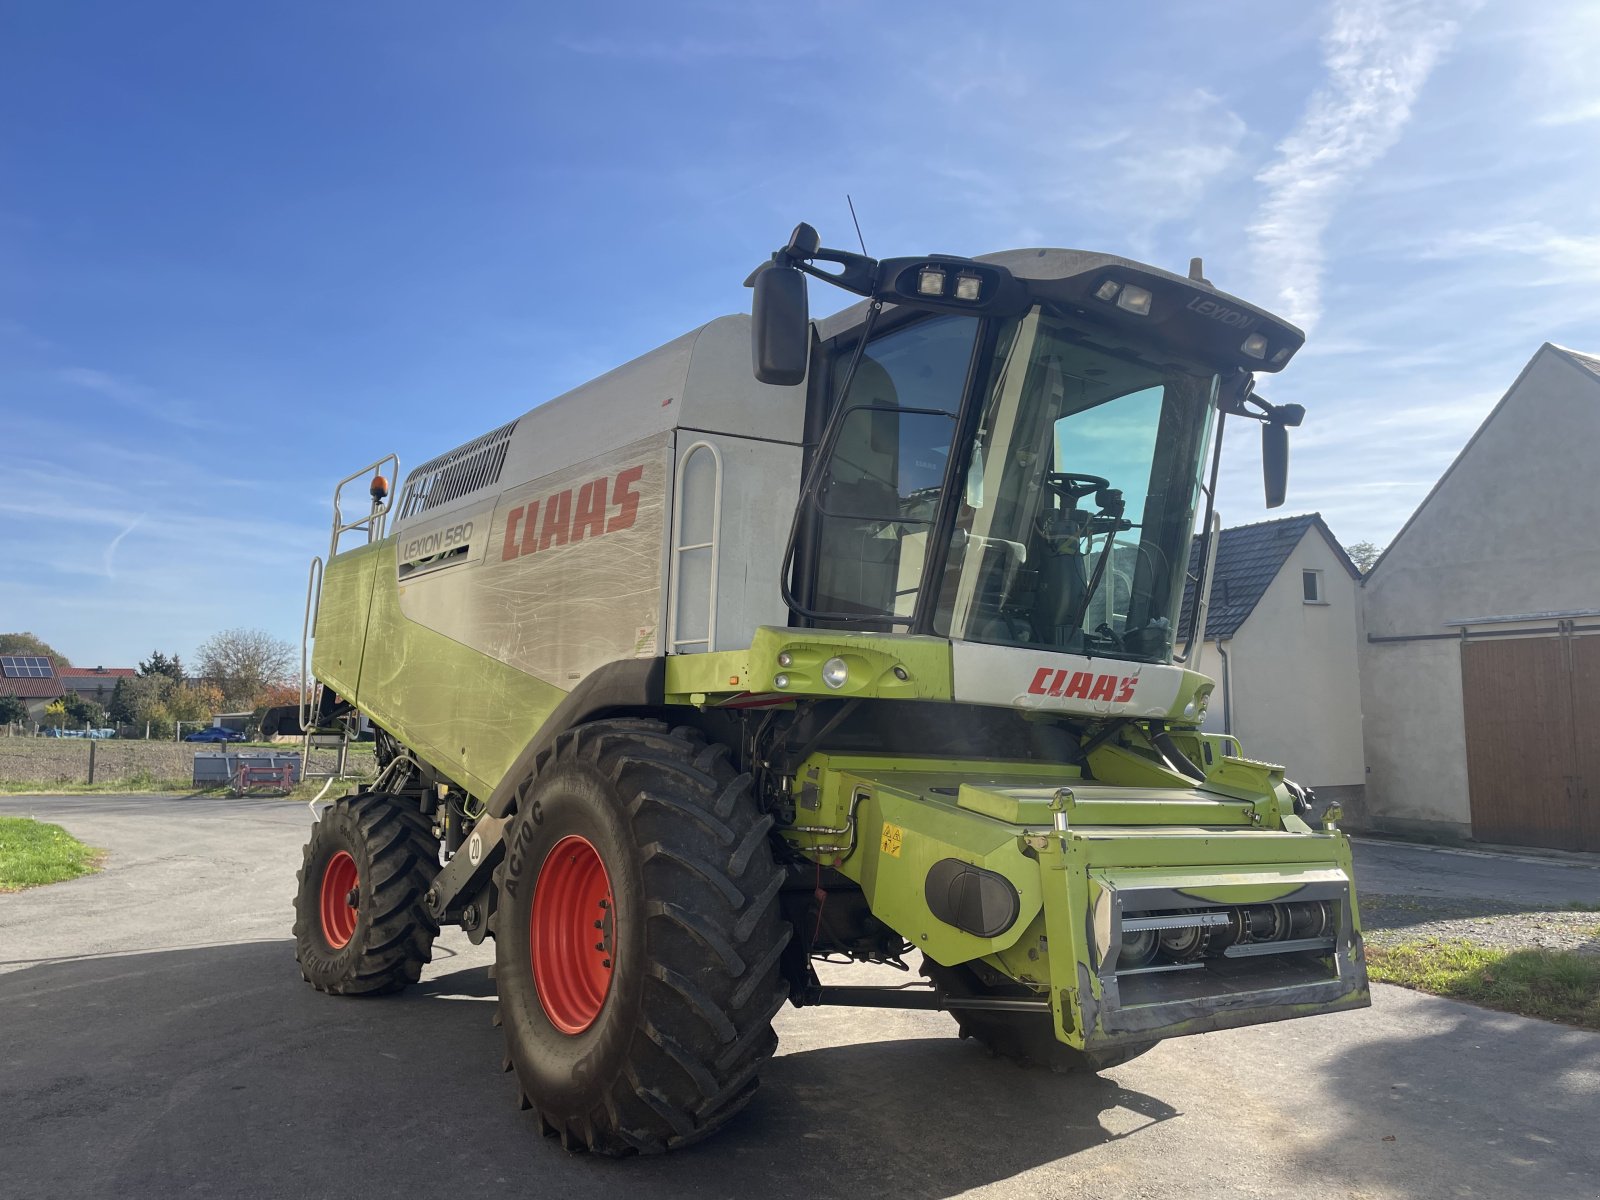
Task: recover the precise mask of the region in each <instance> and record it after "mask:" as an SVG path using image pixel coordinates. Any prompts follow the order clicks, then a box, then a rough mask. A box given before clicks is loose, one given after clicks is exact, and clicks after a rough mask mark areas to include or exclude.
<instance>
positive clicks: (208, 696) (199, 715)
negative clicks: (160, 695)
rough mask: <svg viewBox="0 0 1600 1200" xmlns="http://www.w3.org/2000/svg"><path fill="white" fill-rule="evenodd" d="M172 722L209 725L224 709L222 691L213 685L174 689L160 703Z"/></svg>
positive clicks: (205, 684) (203, 684)
mask: <svg viewBox="0 0 1600 1200" xmlns="http://www.w3.org/2000/svg"><path fill="white" fill-rule="evenodd" d="M162 703H163V705H164V706H165V707H166V710H167V712H168V714H169V715H170V716H171V717H172V719H173V720H174V721H182V722H183V723H184V724H185V725H209V724H210V723H211V718H212V717H214V716H215V715H216V714H217V713H219V712H221V711H222V710H223V708H224V704H223V700H222V691H221V689H219V688H218V687H217V685H216V684H214V683H202V684H200V685H199V686H198V687H175V688H173V689H172V690H171V691H170V692H169V693H168V694H167V698H166V699H165V700H164V701H162Z"/></svg>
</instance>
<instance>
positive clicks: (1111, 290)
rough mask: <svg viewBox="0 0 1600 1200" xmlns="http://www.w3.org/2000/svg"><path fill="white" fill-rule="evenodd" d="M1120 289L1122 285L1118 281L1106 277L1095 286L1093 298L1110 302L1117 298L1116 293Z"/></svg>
mask: <svg viewBox="0 0 1600 1200" xmlns="http://www.w3.org/2000/svg"><path fill="white" fill-rule="evenodd" d="M1121 290H1122V285H1121V284H1120V283H1118V282H1117V281H1116V280H1115V279H1108V280H1106V281H1105V282H1104V283H1102V284H1101V285H1100V286H1099V287H1097V288H1095V290H1094V298H1095V299H1096V300H1104V301H1105V302H1106V303H1107V304H1110V303H1111V302H1112V301H1113V300H1115V299H1116V298H1117V293H1118V292H1120V291H1121Z"/></svg>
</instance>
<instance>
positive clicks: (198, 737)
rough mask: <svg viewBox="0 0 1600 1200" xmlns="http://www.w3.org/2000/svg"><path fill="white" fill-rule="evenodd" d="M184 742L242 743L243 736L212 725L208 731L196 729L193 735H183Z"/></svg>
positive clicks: (235, 731)
mask: <svg viewBox="0 0 1600 1200" xmlns="http://www.w3.org/2000/svg"><path fill="white" fill-rule="evenodd" d="M183 740H184V741H186V742H242V741H244V740H245V738H244V734H242V733H240V732H239V731H238V730H236V729H224V728H223V727H222V726H221V725H213V726H211V727H210V728H209V729H196V730H195V731H194V732H193V733H186V734H184V735H183Z"/></svg>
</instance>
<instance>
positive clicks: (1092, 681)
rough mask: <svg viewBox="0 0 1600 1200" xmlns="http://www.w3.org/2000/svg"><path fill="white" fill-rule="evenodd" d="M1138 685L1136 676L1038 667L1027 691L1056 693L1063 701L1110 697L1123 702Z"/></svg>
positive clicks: (1131, 695) (1116, 702) (1115, 702)
mask: <svg viewBox="0 0 1600 1200" xmlns="http://www.w3.org/2000/svg"><path fill="white" fill-rule="evenodd" d="M1138 686H1139V677H1138V676H1137V675H1123V676H1120V677H1119V676H1116V675H1096V674H1095V673H1094V672H1093V671H1059V670H1057V669H1056V668H1054V667H1040V668H1039V669H1038V670H1037V671H1035V672H1034V673H1033V682H1032V683H1030V684H1029V685H1028V692H1029V694H1030V695H1034V696H1059V697H1061V698H1062V699H1063V700H1109V701H1111V703H1113V704H1126V703H1127V702H1128V701H1129V700H1132V699H1133V691H1134V689H1135V688H1136V687H1138Z"/></svg>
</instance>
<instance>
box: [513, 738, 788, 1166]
mask: <svg viewBox="0 0 1600 1200" xmlns="http://www.w3.org/2000/svg"><path fill="white" fill-rule="evenodd" d="M750 782H751V781H750V777H749V776H748V775H741V774H736V773H735V772H734V770H733V768H732V767H731V766H730V765H729V763H728V752H727V748H726V747H723V746H719V745H708V744H706V743H705V742H704V741H703V740H702V739H701V738H700V737H699V735H698V734H697V733H695V732H694V731H693V730H690V729H687V728H680V729H669V728H668V726H666V725H665V724H663V723H661V722H659V721H632V720H613V721H598V722H595V723H593V724H589V725H583V726H579V727H578V728H577V729H574V730H571V731H570V732H568V733H565V734H563V735H562V736H561V737H560V738H559V739H558V740H557V742H556V746H555V749H554V751H553V753H552V755H551V757H550V758H549V759H548V760H547V761H546V762H545V763H543V764H542V766H541V768H540V770H539V774H538V777H537V779H536V780H535V781H534V783H533V784H532V786H531V787H530V788H529V789H528V791H527V793H526V795H525V796H524V798H523V800H522V802H521V805H520V808H519V810H518V813H517V816H516V818H515V819H514V821H513V822H512V824H511V826H510V828H509V830H508V832H507V850H506V859H505V862H504V864H503V865H502V867H501V868H500V870H501V878H500V905H499V915H498V918H497V921H498V924H497V928H496V935H495V979H496V983H497V985H498V989H499V1018H500V1023H501V1025H502V1026H503V1028H504V1030H505V1036H506V1046H507V1051H508V1065H509V1067H510V1068H512V1069H514V1070H515V1071H516V1074H517V1080H518V1083H519V1085H520V1088H521V1094H522V1103H523V1107H524V1108H534V1109H537V1111H538V1113H539V1116H540V1118H541V1121H542V1124H543V1128H544V1131H545V1132H546V1133H547V1134H553V1135H555V1136H559V1137H560V1139H561V1142H562V1145H564V1146H566V1147H567V1148H568V1149H571V1150H580V1149H584V1150H593V1151H596V1152H599V1153H602V1154H610V1155H621V1154H628V1153H646V1154H653V1153H660V1152H662V1151H664V1150H669V1149H675V1148H677V1147H679V1146H684V1145H688V1144H689V1143H691V1142H695V1141H698V1140H699V1139H701V1138H703V1137H705V1136H706V1135H707V1134H709V1133H711V1132H712V1131H714V1130H716V1129H717V1128H719V1127H720V1126H721V1125H723V1124H724V1123H725V1122H726V1121H727V1120H728V1119H729V1118H730V1117H732V1116H733V1115H734V1114H735V1113H737V1112H738V1111H739V1110H740V1109H742V1108H743V1107H744V1106H745V1104H746V1103H747V1102H748V1101H749V1099H750V1097H751V1095H752V1094H753V1093H754V1091H755V1089H756V1084H757V1078H756V1077H757V1073H758V1072H759V1071H760V1069H761V1067H762V1065H763V1064H764V1063H765V1062H766V1061H767V1059H769V1058H770V1057H771V1056H772V1052H773V1051H774V1050H775V1049H776V1048H777V1038H776V1036H775V1035H774V1034H773V1032H772V1018H773V1016H774V1015H775V1014H776V1012H777V1010H778V1009H779V1008H780V1007H781V1006H782V1005H783V1002H784V1001H785V1000H786V999H787V998H788V988H787V987H786V986H785V985H784V983H783V981H782V979H781V978H780V975H779V969H778V960H779V957H780V956H781V955H782V953H783V949H784V946H785V945H787V943H788V941H789V937H790V930H789V927H788V926H787V925H786V924H785V923H784V922H783V920H782V919H781V917H780V916H779V912H778V903H777V898H778V891H779V889H780V887H781V886H782V882H783V876H782V874H781V872H780V871H779V870H778V868H777V866H776V864H775V862H774V861H773V856H772V850H771V847H770V845H769V842H768V836H769V832H770V830H771V829H772V824H773V821H772V817H771V816H769V815H766V814H763V813H762V812H761V811H760V810H759V808H758V806H757V804H756V801H755V797H754V795H753V794H752V791H751V786H750Z"/></svg>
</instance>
